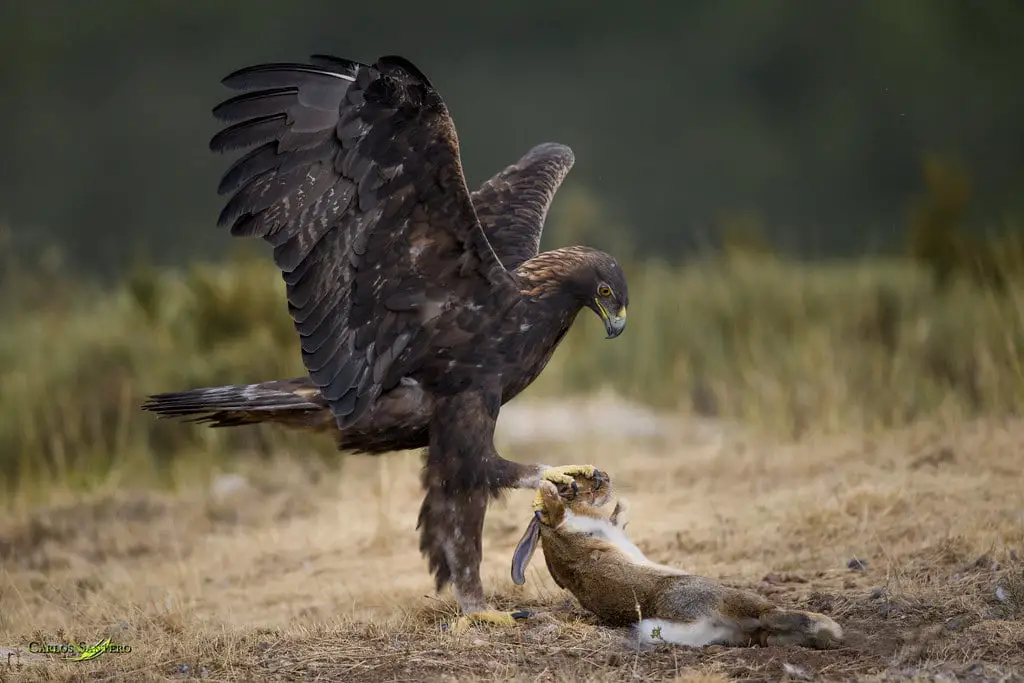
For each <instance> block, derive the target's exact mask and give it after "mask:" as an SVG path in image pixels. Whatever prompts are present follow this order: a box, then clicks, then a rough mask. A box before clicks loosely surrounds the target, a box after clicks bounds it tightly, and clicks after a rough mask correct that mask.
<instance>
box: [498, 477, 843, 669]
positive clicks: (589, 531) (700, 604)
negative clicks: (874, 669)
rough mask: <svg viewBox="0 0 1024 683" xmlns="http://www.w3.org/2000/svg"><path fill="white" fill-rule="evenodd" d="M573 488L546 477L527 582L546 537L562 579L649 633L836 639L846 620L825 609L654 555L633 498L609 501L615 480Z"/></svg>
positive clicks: (820, 644) (597, 609)
mask: <svg viewBox="0 0 1024 683" xmlns="http://www.w3.org/2000/svg"><path fill="white" fill-rule="evenodd" d="M597 481H598V486H599V488H598V489H597V490H590V491H579V492H574V493H569V492H566V494H565V495H564V496H563V495H561V494H560V493H559V491H558V489H557V488H556V487H555V486H554V484H551V483H550V482H541V487H540V490H539V491H538V493H537V499H536V502H535V504H534V510H535V514H534V519H533V521H532V522H531V524H530V527H529V528H528V529H527V531H526V533H525V534H524V536H523V538H522V540H521V541H520V542H519V546H518V547H517V548H516V552H515V556H514V558H513V567H512V577H513V580H514V581H515V582H516V583H519V584H522V583H523V582H524V581H525V570H526V565H527V564H528V563H529V561H530V558H531V557H532V555H533V551H534V549H535V547H536V545H537V543H538V540H539V542H540V544H541V546H542V547H543V549H544V559H545V561H546V563H547V566H548V570H549V571H550V572H551V576H552V578H553V579H554V580H555V583H557V584H558V585H559V587H561V588H564V589H566V590H568V591H569V592H570V593H572V594H573V595H574V596H576V599H577V600H579V602H580V604H581V605H582V606H583V607H584V608H586V609H588V610H590V611H591V612H593V613H594V614H595V615H596V616H597V617H598V618H599V619H600V620H601V621H602V622H603V623H605V624H607V625H609V626H625V625H632V626H633V627H634V629H635V630H636V632H637V635H638V636H639V638H640V639H641V640H642V641H645V642H648V643H654V642H670V643H677V644H680V645H690V646H703V645H711V644H722V645H736V646H746V645H755V644H757V645H762V646H765V645H768V646H770V645H802V646H805V647H813V648H819V649H824V648H829V647H834V646H836V645H838V644H839V643H841V642H842V638H843V632H842V629H841V628H840V627H839V625H838V624H836V623H835V622H834V621H832V619H830V618H829V617H827V616H825V615H823V614H817V613H815V612H804V611H800V610H788V609H781V608H779V607H777V606H775V605H774V604H772V603H771V602H769V601H768V600H766V599H764V598H763V597H761V596H759V595H757V594H755V593H751V592H749V591H743V590H738V589H735V588H728V587H726V586H723V585H721V584H720V583H718V582H716V581H714V580H712V579H709V578H705V577H702V576H694V575H692V574H687V573H686V572H684V571H682V570H680V569H676V568H674V567H669V566H666V565H661V564H657V563H655V562H651V561H650V560H648V559H647V558H646V557H645V556H644V554H643V553H642V552H641V551H640V549H639V548H637V547H636V546H635V545H634V544H633V543H632V542H631V541H630V540H629V538H628V537H627V536H626V534H625V531H624V528H625V526H626V509H627V508H626V503H625V501H623V500H621V499H620V500H619V501H618V502H617V504H616V505H615V508H614V510H613V511H612V512H611V514H608V513H607V512H606V511H605V509H603V506H604V505H605V504H606V503H607V502H608V501H609V500H610V498H611V487H610V484H607V482H603V486H602V480H601V479H598V480H597Z"/></svg>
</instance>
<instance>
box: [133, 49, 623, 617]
mask: <svg viewBox="0 0 1024 683" xmlns="http://www.w3.org/2000/svg"><path fill="white" fill-rule="evenodd" d="M224 84H225V85H227V86H228V87H230V88H233V89H236V90H243V91H248V92H244V93H242V94H240V95H238V96H236V97H234V98H232V99H229V100H227V101H225V102H223V103H222V104H220V105H219V106H217V107H216V108H215V109H214V114H215V116H217V117H218V118H219V119H220V120H222V121H225V122H227V123H228V124H229V125H227V127H225V128H224V129H223V130H221V131H220V132H219V133H217V134H216V135H215V136H214V138H213V139H212V140H211V143H210V146H211V149H213V150H214V151H217V152H229V151H232V150H237V149H244V148H249V151H248V152H247V153H245V154H244V155H242V156H240V157H239V158H237V160H235V162H234V163H233V165H232V166H231V167H230V168H229V169H228V170H227V171H226V172H225V174H224V176H223V178H222V180H221V182H220V188H219V190H220V192H221V193H223V194H227V195H229V199H228V201H227V203H226V205H225V207H224V209H223V211H222V213H221V216H220V222H221V224H230V225H231V233H232V234H233V235H239V236H255V237H261V238H263V239H264V240H266V241H267V242H269V243H270V244H271V245H272V246H273V258H274V261H275V263H276V264H277V266H278V267H279V268H280V270H281V273H282V275H283V277H284V281H285V284H286V289H287V297H288V312H289V313H290V314H291V317H292V320H293V321H294V325H295V330H296V332H297V333H298V335H299V338H300V340H301V345H302V361H303V364H304V366H305V368H306V371H307V372H308V376H307V377H303V378H299V379H288V380H278V381H270V382H263V383H259V384H248V385H237V386H226V387H213V388H202V389H192V390H189V391H182V392H175V393H165V394H158V395H155V396H151V397H149V399H148V400H147V402H146V403H145V404H144V408H146V409H147V410H151V411H154V412H156V413H157V414H159V415H161V416H167V417H181V418H185V419H189V420H195V421H202V422H209V423H211V424H212V425H213V426H215V427H227V426H234V425H245V424H252V423H256V422H273V423H278V424H281V425H285V426H288V427H293V428H298V429H306V430H314V431H325V432H329V433H332V434H333V435H334V436H335V437H336V439H337V442H338V446H339V448H341V449H345V450H351V451H356V452H363V453H383V452H386V451H394V450H403V449H413V448H424V447H425V448H427V453H426V463H425V468H424V473H423V485H424V488H425V489H426V495H425V497H424V500H423V504H422V507H421V509H420V514H419V528H420V530H421V536H420V549H421V550H422V551H423V553H424V554H425V555H426V556H427V559H428V562H429V566H430V569H431V571H432V572H433V574H434V577H435V579H436V585H437V588H438V590H440V589H441V588H443V587H444V586H445V585H447V584H448V583H451V584H452V585H453V588H454V590H455V594H456V596H457V598H458V601H459V606H460V608H461V610H462V612H463V614H464V616H466V617H469V618H471V619H480V620H483V621H492V622H502V623H509V622H511V621H512V620H513V618H514V617H517V616H520V615H521V613H511V612H508V613H507V612H496V611H492V610H490V609H489V608H488V606H487V603H486V601H485V599H484V591H483V586H482V584H481V581H480V573H479V567H480V561H481V552H482V550H481V535H482V530H483V522H484V514H485V512H486V508H487V503H488V500H489V499H490V498H491V497H492V496H493V495H495V494H497V493H498V492H499V491H501V490H502V489H507V488H535V487H537V486H538V485H539V484H540V482H541V481H543V480H549V481H552V482H553V483H556V484H559V485H562V486H571V485H573V484H574V483H575V479H574V477H584V478H586V477H590V478H592V477H593V476H594V473H595V469H594V468H593V467H592V466H589V465H573V466H565V467H548V466H544V465H522V464H519V463H516V462H512V461H509V460H506V459H504V458H502V457H501V456H500V455H499V454H498V453H497V452H496V450H495V447H494V442H493V435H494V427H495V422H496V420H497V417H498V411H499V409H500V407H501V406H502V405H503V404H504V403H506V402H507V401H509V400H511V399H512V398H513V397H515V396H516V395H517V394H519V393H520V392H521V391H523V389H525V388H526V387H527V386H529V384H530V383H531V382H533V380H534V379H536V377H537V376H538V375H539V374H540V372H541V371H542V370H543V369H544V367H545V365H546V364H547V362H548V360H549V359H550V358H551V355H552V353H553V352H554V350H555V348H556V347H557V346H558V344H559V342H560V341H561V340H562V339H563V337H564V336H565V334H566V332H567V331H568V330H569V328H570V327H571V325H572V324H573V321H574V320H575V318H576V316H577V314H578V313H579V312H580V311H581V310H582V309H583V307H588V308H590V309H591V310H592V311H594V313H595V314H597V315H598V316H599V317H600V318H601V320H602V321H603V323H604V326H605V331H606V334H607V336H608V337H609V338H614V337H617V336H618V335H619V334H621V333H622V331H623V329H624V327H625V323H626V308H627V305H628V303H629V292H628V289H627V286H626V278H625V276H624V274H623V272H622V269H621V268H620V266H619V264H618V263H617V262H616V261H615V259H614V258H612V257H611V256H609V255H608V254H606V253H603V252H601V251H597V250H595V249H591V248H588V247H582V246H573V247H567V248H562V249H555V250H553V251H549V252H545V253H538V250H539V246H540V236H541V231H542V229H543V226H544V219H545V216H546V214H547V211H548V207H549V205H550V203H551V201H552V198H553V196H554V194H555V192H556V190H557V189H558V187H559V185H560V184H561V183H562V181H563V179H564V178H565V176H566V174H567V173H568V172H569V169H570V168H571V167H572V165H573V162H574V157H573V153H572V151H571V150H570V149H569V148H568V147H566V146H564V145H560V144H555V143H546V144H541V145H538V146H536V147H534V148H533V149H531V150H530V151H528V152H527V153H526V154H525V155H524V156H523V157H522V158H521V159H520V160H519V161H518V162H516V163H515V164H513V165H511V166H509V167H508V168H506V169H504V170H503V171H501V172H500V173H498V174H497V175H495V176H494V177H493V178H491V179H490V180H488V181H487V182H485V183H484V184H483V185H482V186H481V187H480V188H479V189H477V190H476V191H475V192H470V191H469V188H468V187H467V185H466V180H465V177H464V176H463V172H462V165H461V160H460V158H459V145H458V140H457V136H456V133H455V126H454V124H453V122H452V119H451V116H450V115H449V112H448V109H447V107H446V105H445V103H444V102H443V100H442V99H441V96H440V95H439V94H438V92H437V90H436V89H435V88H434V87H433V86H432V84H431V83H430V81H429V80H428V79H427V77H426V76H424V75H423V73H422V72H421V71H420V70H419V69H418V68H417V67H415V66H414V65H413V64H411V63H410V62H409V61H407V60H405V59H404V58H401V57H394V56H392V57H382V58H380V59H379V60H377V62H376V63H375V64H373V65H367V64H361V63H358V62H353V61H350V60H347V59H340V58H337V57H326V56H314V57H312V58H310V61H309V63H306V64H262V65H257V66H251V67H247V68H244V69H241V70H239V71H236V72H235V73H232V74H231V75H229V76H227V77H226V78H225V79H224ZM282 313H283V312H282ZM463 623H465V622H463Z"/></svg>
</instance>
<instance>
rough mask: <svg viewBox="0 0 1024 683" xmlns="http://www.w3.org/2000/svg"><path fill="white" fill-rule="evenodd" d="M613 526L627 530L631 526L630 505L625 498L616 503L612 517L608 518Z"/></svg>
mask: <svg viewBox="0 0 1024 683" xmlns="http://www.w3.org/2000/svg"><path fill="white" fill-rule="evenodd" d="M608 519H609V520H610V521H611V523H612V525H613V526H615V527H617V528H619V529H622V530H623V531H625V530H626V525H627V524H629V503H628V502H627V501H626V499H625V498H619V500H618V501H616V503H615V509H614V510H612V514H611V517H609V518H608Z"/></svg>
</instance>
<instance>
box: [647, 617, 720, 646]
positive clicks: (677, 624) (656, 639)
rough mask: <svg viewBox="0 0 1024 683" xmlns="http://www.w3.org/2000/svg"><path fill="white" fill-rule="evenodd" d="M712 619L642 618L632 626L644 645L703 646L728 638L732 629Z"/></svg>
mask: <svg viewBox="0 0 1024 683" xmlns="http://www.w3.org/2000/svg"><path fill="white" fill-rule="evenodd" d="M715 622H716V620H713V619H699V620H697V621H690V622H682V621H670V620H668V619H644V620H643V621H641V622H639V623H638V624H636V625H635V626H634V630H635V633H636V636H637V638H638V639H639V640H640V642H641V643H644V644H646V645H655V644H658V643H674V644H676V645H689V646H690V647H704V646H705V645H711V644H713V643H719V642H722V641H724V640H727V639H728V638H729V635H730V634H731V633H732V631H733V629H732V628H731V627H729V626H725V625H723V624H722V623H721V622H718V623H715Z"/></svg>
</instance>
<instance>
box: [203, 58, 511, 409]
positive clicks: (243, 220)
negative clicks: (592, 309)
mask: <svg viewBox="0 0 1024 683" xmlns="http://www.w3.org/2000/svg"><path fill="white" fill-rule="evenodd" d="M311 62H312V63H310V64H263V65H259V66H253V67H248V68H244V69H241V70H239V71H236V72H234V73H232V74H231V75H229V76H227V77H226V78H225V79H224V80H223V83H224V84H225V85H227V86H228V87H230V88H233V89H237V90H248V91H249V92H246V93H244V94H242V95H239V96H237V97H234V98H232V99H230V100H227V101H225V102H223V103H222V104H220V105H219V106H217V107H216V108H215V109H214V114H215V116H217V118H219V119H221V120H223V121H227V122H235V123H233V125H230V126H228V127H226V128H224V129H223V130H221V131H220V132H219V133H217V135H215V136H214V137H213V139H212V140H211V141H210V147H211V149H212V150H214V151H218V152H227V151H230V150H234V149H240V148H246V147H254V149H252V150H251V151H249V152H248V153H247V154H245V155H244V156H242V157H241V158H239V159H237V160H236V161H235V163H234V164H233V165H232V166H231V167H230V168H229V169H228V171H227V172H226V173H225V174H224V176H223V179H222V180H221V183H220V187H219V192H220V193H221V194H229V195H230V198H229V200H228V202H227V204H226V205H225V207H224V209H223V211H222V213H221V216H220V219H219V223H220V224H222V225H223V224H228V223H230V224H231V234H232V235H244V236H258V237H262V238H263V239H264V240H266V241H267V242H269V243H270V244H271V245H272V246H273V248H274V251H273V256H274V261H275V263H276V264H277V265H278V267H279V268H280V269H281V272H282V274H283V277H284V280H285V283H286V288H287V296H288V310H289V313H290V314H291V316H292V319H293V321H294V324H295V329H296V331H297V332H298V334H299V337H300V340H301V345H302V361H303V364H304V365H305V366H306V369H307V371H308V372H309V376H310V378H311V379H312V381H313V383H314V384H315V385H316V386H317V387H318V388H319V389H320V391H321V392H322V395H323V397H324V398H325V400H326V401H327V402H328V404H329V405H330V408H331V412H332V413H333V415H334V418H335V420H336V422H337V423H338V426H339V428H341V429H344V428H346V427H348V426H350V425H352V424H354V423H355V422H356V421H357V420H358V419H359V417H360V416H362V415H363V414H364V412H365V410H366V409H367V408H368V407H369V406H370V405H371V404H372V403H373V402H374V400H375V399H376V398H377V397H378V396H379V395H380V394H381V392H382V391H386V390H388V389H390V387H391V386H394V385H395V384H396V383H397V382H398V381H399V380H400V379H401V377H402V376H403V375H405V374H407V373H409V372H412V371H414V370H415V369H416V367H417V364H418V363H419V362H421V361H422V359H424V358H426V357H429V356H430V355H431V354H435V353H437V351H438V349H436V348H435V346H436V345H438V344H442V345H443V343H444V340H438V339H436V338H435V336H434V335H435V333H436V332H437V331H440V328H441V326H442V325H443V324H444V323H445V322H446V321H455V320H457V321H458V323H459V326H461V327H463V328H465V329H470V330H474V329H475V330H477V331H482V330H483V329H484V328H486V326H487V324H488V321H490V320H499V319H500V318H501V316H502V314H503V313H504V312H505V310H506V309H507V307H509V306H511V305H512V304H514V303H515V302H516V301H517V300H518V299H519V293H518V288H517V287H516V286H515V282H514V280H513V279H512V277H511V275H510V274H509V273H508V272H506V271H505V269H504V268H503V267H502V264H501V262H500V261H499V259H498V258H497V256H496V255H495V253H494V251H493V250H492V248H491V246H490V244H489V242H488V240H487V237H486V236H485V234H484V232H483V230H482V229H481V227H480V224H479V222H478V219H477V217H476V213H475V211H474V208H473V204H472V202H471V200H470V194H469V190H468V188H467V187H466V183H465V179H464V177H463V174H462V167H461V162H460V159H459V151H458V140H457V137H456V134H455V129H454V125H453V123H452V120H451V117H450V115H449V113H448V110H447V107H446V106H445V104H444V102H443V101H442V99H441V97H440V96H439V95H438V94H437V92H436V91H435V90H434V88H433V87H432V86H431V84H430V82H429V81H428V80H427V78H426V77H425V76H424V75H423V74H422V73H421V72H420V71H419V70H418V69H417V68H416V67H415V66H413V65H412V64H410V63H409V62H407V61H406V60H404V59H402V58H400V57H382V58H380V59H379V60H378V61H377V62H376V64H374V65H373V66H369V65H366V64H360V63H358V62H352V61H349V60H344V59H339V58H336V57H314V58H312V60H311ZM442 336H445V335H442ZM447 336H449V337H450V336H451V335H450V334H448V335H447ZM480 336H481V335H479V334H477V335H476V339H477V341H479V337H480Z"/></svg>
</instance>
